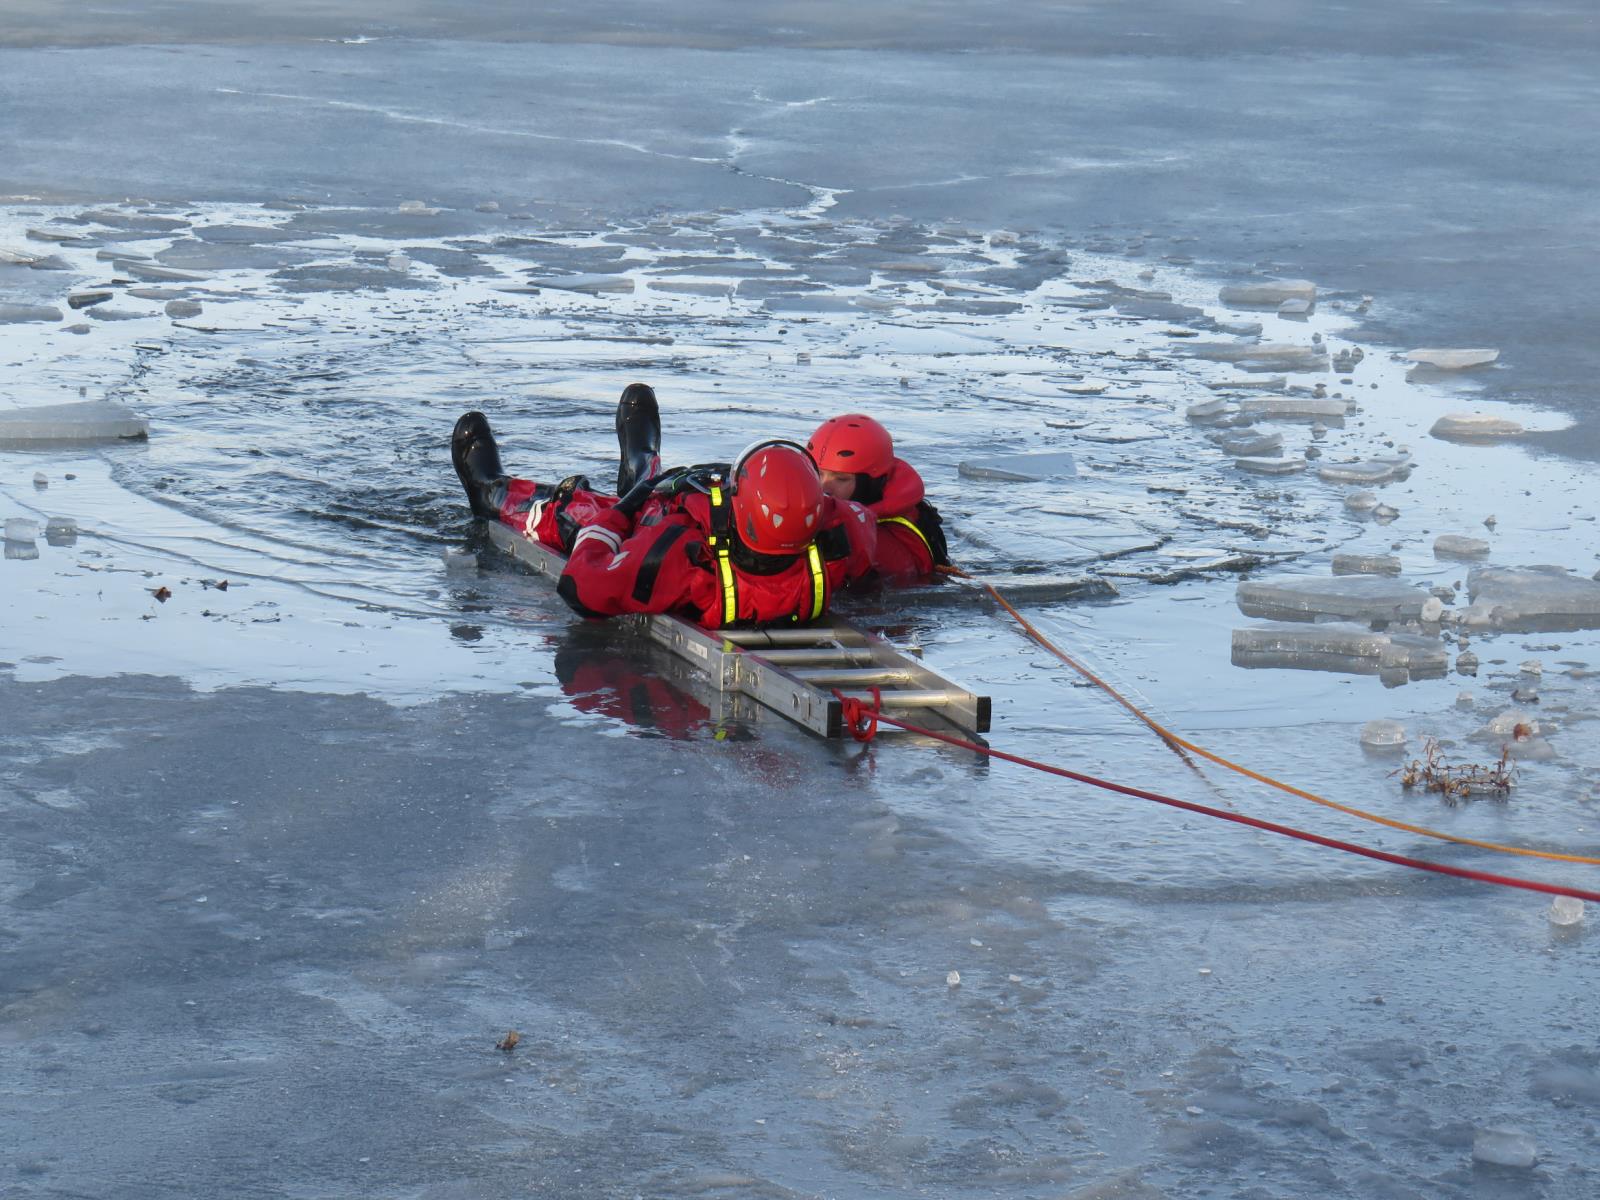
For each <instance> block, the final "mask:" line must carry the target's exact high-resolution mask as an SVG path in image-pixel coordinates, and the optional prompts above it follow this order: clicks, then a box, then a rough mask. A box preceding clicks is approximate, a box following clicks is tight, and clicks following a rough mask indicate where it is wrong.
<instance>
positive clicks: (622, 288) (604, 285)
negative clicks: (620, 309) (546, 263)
mask: <svg viewBox="0 0 1600 1200" xmlns="http://www.w3.org/2000/svg"><path fill="white" fill-rule="evenodd" d="M528 282H529V283H531V284H532V285H533V286H534V287H540V288H550V289H551V290H553V291H557V292H581V293H582V294H584V295H586V296H598V295H601V294H603V293H609V292H616V293H619V294H631V293H632V292H633V278H632V277H631V276H628V275H563V276H560V277H557V278H540V279H531V280H529V281H528Z"/></svg>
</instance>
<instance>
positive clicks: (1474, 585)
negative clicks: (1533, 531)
mask: <svg viewBox="0 0 1600 1200" xmlns="http://www.w3.org/2000/svg"><path fill="white" fill-rule="evenodd" d="M1467 599H1468V600H1469V601H1470V604H1469V605H1468V607H1467V608H1466V609H1465V610H1463V612H1462V614H1461V620H1462V622H1463V623H1464V624H1466V625H1468V626H1470V627H1474V628H1494V629H1509V630H1519V631H1524V632H1533V631H1538V630H1557V629H1600V582H1596V581H1595V580H1592V579H1583V578H1581V577H1579V576H1576V575H1573V574H1572V573H1570V572H1569V571H1567V570H1566V568H1564V567H1556V566H1536V567H1520V568H1514V567H1474V568H1473V569H1472V570H1471V571H1469V572H1468V573H1467Z"/></svg>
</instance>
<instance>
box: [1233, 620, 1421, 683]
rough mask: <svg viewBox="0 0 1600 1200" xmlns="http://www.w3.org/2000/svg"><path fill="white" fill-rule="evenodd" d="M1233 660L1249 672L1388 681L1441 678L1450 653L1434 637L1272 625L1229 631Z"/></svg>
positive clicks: (1360, 627)
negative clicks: (1332, 674)
mask: <svg viewBox="0 0 1600 1200" xmlns="http://www.w3.org/2000/svg"><path fill="white" fill-rule="evenodd" d="M1231 660H1232V662H1233V665H1234V666H1236V667H1244V668H1246V669H1249V670H1259V669H1279V670H1283V669H1288V670H1297V671H1332V672H1335V673H1338V674H1342V675H1379V676H1383V677H1384V678H1385V682H1387V683H1404V682H1406V681H1407V680H1408V679H1438V678H1443V677H1444V675H1445V673H1446V672H1447V670H1448V669H1449V665H1450V661H1449V654H1448V652H1447V651H1446V650H1445V648H1444V646H1443V645H1442V644H1441V643H1440V642H1439V641H1438V639H1436V638H1429V637H1424V636H1421V635H1418V634H1407V633H1375V632H1374V631H1373V630H1371V629H1369V628H1367V627H1366V626H1364V625H1352V624H1344V623H1335V622H1329V623H1325V624H1316V625H1306V624H1298V623H1287V622H1286V623H1272V624H1266V625H1253V626H1251V627H1249V628H1247V629H1235V630H1234V631H1233V646H1232V655H1231Z"/></svg>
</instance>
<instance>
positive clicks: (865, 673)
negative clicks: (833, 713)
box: [790, 667, 911, 687]
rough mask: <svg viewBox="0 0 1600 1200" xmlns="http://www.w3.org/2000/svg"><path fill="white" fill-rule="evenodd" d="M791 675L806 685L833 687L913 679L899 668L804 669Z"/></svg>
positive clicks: (859, 685) (891, 682) (792, 672)
mask: <svg viewBox="0 0 1600 1200" xmlns="http://www.w3.org/2000/svg"><path fill="white" fill-rule="evenodd" d="M790 674H791V675H793V676H794V677H795V678H796V679H799V680H802V681H803V682H805V683H813V684H827V685H831V686H833V687H844V686H847V685H848V686H851V687H862V686H866V685H868V684H895V683H905V682H907V681H908V680H909V679H910V678H911V675H910V673H909V672H907V671H903V670H901V669H900V668H898V667H858V668H850V667H802V668H800V669H798V670H795V671H791V672H790Z"/></svg>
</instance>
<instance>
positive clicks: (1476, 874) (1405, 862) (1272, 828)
mask: <svg viewBox="0 0 1600 1200" xmlns="http://www.w3.org/2000/svg"><path fill="white" fill-rule="evenodd" d="M873 691H874V696H873V699H874V701H877V699H878V697H877V695H876V692H877V689H873ZM834 695H835V696H838V697H839V699H840V701H841V702H843V703H844V704H845V706H846V711H847V712H848V711H849V705H851V704H852V703H854V704H855V705H856V706H857V711H858V712H859V711H860V708H861V706H862V705H861V701H859V700H856V701H852V700H850V699H848V698H847V697H845V696H842V695H840V694H839V693H838V692H837V691H836V692H834ZM880 720H882V721H885V722H887V723H888V724H890V725H893V726H895V727H896V728H897V729H904V730H905V731H906V732H908V733H919V734H921V735H922V736H923V737H930V738H933V739H934V740H935V741H939V742H944V743H945V744H947V745H950V746H959V747H960V748H961V749H963V750H971V751H973V752H974V753H976V754H983V755H987V756H988V757H990V758H999V759H1004V760H1005V761H1006V762H1012V763H1016V764H1017V765H1018V766H1021V767H1032V768H1033V769H1034V770H1035V771H1044V772H1045V773H1047V774H1050V775H1059V776H1061V777H1062V778H1063V779H1071V780H1075V781H1076V782H1078V783H1087V784H1088V785H1089V786H1090V787H1097V788H1104V789H1105V790H1106V791H1108V792H1120V793H1121V794H1122V795H1124V796H1134V797H1136V798H1138V799H1140V800H1152V801H1154V802H1155V803H1157V804H1165V805H1167V806H1168V807H1169V808H1181V809H1184V810H1186V811H1188V812H1192V813H1199V814H1200V815H1201V816H1205V817H1218V818H1220V819H1222V820H1224V821H1232V822H1234V823H1235V824H1238V825H1249V826H1251V827H1252V828H1254V829H1264V830H1266V831H1267V832H1268V833H1277V834H1281V835H1283V836H1284V837H1291V838H1298V839H1299V840H1300V841H1302V842H1311V843H1313V844H1315V845H1318V846H1327V847H1329V848H1331V849H1334V850H1343V851H1344V852H1345V853H1346V854H1359V855H1361V856H1362V857H1363V858H1374V859H1377V860H1378V861H1379V862H1386V863H1393V864H1395V865H1396V866H1400V867H1411V868H1412V869H1414V870H1417V871H1432V872H1434V873H1435V874H1438V875H1454V876H1455V877H1456V878H1457V879H1471V880H1475V881H1476V882H1478V883H1492V884H1496V885H1498V886H1500V887H1512V888H1521V889H1523V890H1524V891H1529V892H1544V893H1545V894H1547V895H1551V896H1571V897H1572V898H1573V899H1575V900H1590V901H1593V902H1595V903H1597V904H1600V892H1590V891H1585V890H1584V889H1582V888H1573V887H1563V886H1561V885H1560V884H1556V883H1540V882H1538V881H1537V880H1533V879H1518V878H1516V877H1515V876H1511V875H1493V874H1490V873H1489V872H1488V871H1473V870H1469V869H1468V868H1466V867H1452V866H1449V865H1448V864H1445V863H1432V862H1425V861H1424V860H1422V859H1420V858H1407V857H1406V856H1405V855H1403V854H1390V853H1389V852H1388V851H1387V850H1374V849H1372V847H1370V846H1358V845H1356V844H1355V843H1354V842H1341V841H1339V840H1338V839H1337V838H1330V837H1323V836H1322V835H1321V834H1320V833H1309V832H1307V831H1306V830H1304V829H1295V828H1294V827H1292V826H1289V825H1279V824H1277V823H1276V822H1274V821H1263V820H1262V819H1261V818H1259V817H1247V816H1245V815H1244V814H1243V813H1231V812H1226V811H1224V810H1223V809H1220V808H1209V807H1207V806H1206V805H1204V804H1195V803H1193V802H1192V801H1189V800H1178V799H1175V798H1173V797H1172V796H1163V795H1161V794H1160V793H1159V792H1147V791H1145V790H1144V789H1143V788H1136V787H1129V786H1127V785H1126V784H1122V783H1112V782H1111V781H1110V780H1108V779H1097V778H1095V777H1094V776H1093V775H1083V774H1080V773H1079V772H1077V771H1069V770H1067V769H1066V768H1065V767H1055V766H1051V765H1050V764H1049V763H1043V762H1037V761H1035V760H1034V759H1031V758H1023V757H1022V756H1021V755H1018V754H1007V753H1006V752H1005V751H1004V750H996V749H994V748H993V747H992V746H984V745H980V744H979V743H977V742H972V741H968V740H967V739H966V738H958V737H952V736H951V735H949V734H946V733H937V732H935V731H934V730H932V729H924V728H922V727H921V726H920V725H912V724H911V723H910V722H908V721H902V720H899V719H898V718H896V717H890V716H885V715H884V714H883V713H881V712H879V711H877V709H876V708H874V710H873V712H872V724H873V727H874V731H876V726H877V723H878V721H880ZM868 736H869V737H870V736H871V735H868ZM859 740H861V741H866V740H867V739H866V738H859Z"/></svg>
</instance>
